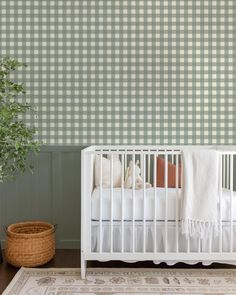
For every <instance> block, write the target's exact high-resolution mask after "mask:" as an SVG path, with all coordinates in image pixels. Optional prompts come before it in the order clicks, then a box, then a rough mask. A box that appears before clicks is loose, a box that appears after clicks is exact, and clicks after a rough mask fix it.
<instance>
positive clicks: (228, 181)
mask: <svg viewBox="0 0 236 295" xmlns="http://www.w3.org/2000/svg"><path fill="white" fill-rule="evenodd" d="M229 157H230V155H227V189H229V184H230V175H229V172H230V167H229V162H230V160H229Z"/></svg>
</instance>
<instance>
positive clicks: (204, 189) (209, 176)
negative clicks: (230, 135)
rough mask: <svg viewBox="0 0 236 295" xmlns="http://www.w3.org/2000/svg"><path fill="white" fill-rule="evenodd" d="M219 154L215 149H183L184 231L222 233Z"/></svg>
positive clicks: (198, 234)
mask: <svg viewBox="0 0 236 295" xmlns="http://www.w3.org/2000/svg"><path fill="white" fill-rule="evenodd" d="M218 159H219V155H218V153H217V151H215V150H205V149H198V150H197V149H196V150H183V202H182V233H183V234H186V235H187V236H189V237H195V238H196V237H200V238H201V239H203V238H206V237H208V236H209V235H211V234H212V233H213V232H215V233H216V234H217V233H218V210H217V205H218V197H219V182H218V179H219V178H218V177H219V173H218V172H219V165H218V162H219V160H218Z"/></svg>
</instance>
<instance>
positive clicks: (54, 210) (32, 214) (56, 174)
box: [0, 146, 82, 249]
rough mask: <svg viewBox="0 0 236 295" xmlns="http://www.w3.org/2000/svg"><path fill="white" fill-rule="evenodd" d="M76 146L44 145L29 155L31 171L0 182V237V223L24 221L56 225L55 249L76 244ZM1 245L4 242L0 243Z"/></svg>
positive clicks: (3, 237) (77, 153) (78, 148)
mask: <svg viewBox="0 0 236 295" xmlns="http://www.w3.org/2000/svg"><path fill="white" fill-rule="evenodd" d="M81 149H82V148H81V147H79V146H59V147H58V146H44V147H42V148H41V151H40V153H39V155H38V156H31V157H30V160H31V161H32V163H33V166H34V172H33V174H31V173H30V172H26V173H24V174H21V175H20V176H18V177H17V178H16V179H15V180H14V181H11V182H9V183H4V184H0V225H1V229H0V239H1V241H2V242H3V241H4V240H5V233H4V231H3V226H5V225H9V224H11V223H14V222H20V221H25V220H44V221H48V222H50V223H53V224H58V228H57V233H56V239H57V248H65V249H67V248H73V249H77V248H79V247H80V152H81ZM3 246H4V243H3Z"/></svg>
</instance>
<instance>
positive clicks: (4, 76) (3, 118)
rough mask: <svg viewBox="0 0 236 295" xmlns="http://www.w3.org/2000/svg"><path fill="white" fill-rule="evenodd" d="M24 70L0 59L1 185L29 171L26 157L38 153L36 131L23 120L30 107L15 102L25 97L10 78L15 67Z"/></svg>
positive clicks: (21, 85) (23, 92) (23, 89)
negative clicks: (19, 96)
mask: <svg viewBox="0 0 236 295" xmlns="http://www.w3.org/2000/svg"><path fill="white" fill-rule="evenodd" d="M25 66H26V65H25V64H23V63H21V62H19V61H17V60H15V59H12V58H9V57H6V58H2V59H0V183H3V182H5V181H9V180H11V179H13V178H14V177H15V176H16V175H17V174H18V173H20V172H24V171H26V170H27V169H30V170H31V171H32V166H31V165H30V164H29V161H27V156H28V154H29V153H30V152H34V153H35V152H38V151H39V142H37V141H36V140H35V139H34V134H35V128H31V127H29V126H27V125H26V124H25V122H24V121H23V119H22V115H23V114H25V113H26V112H28V111H32V107H31V106H30V105H29V104H28V103H21V102H18V101H17V96H18V95H24V94H25V87H24V85H23V84H21V83H16V82H15V81H13V80H12V79H11V78H10V74H11V73H13V72H14V71H15V70H16V69H17V68H18V67H25Z"/></svg>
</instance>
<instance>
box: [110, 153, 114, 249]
mask: <svg viewBox="0 0 236 295" xmlns="http://www.w3.org/2000/svg"><path fill="white" fill-rule="evenodd" d="M110 169H111V170H110V172H111V174H110V190H111V192H110V193H111V200H110V205H111V207H110V210H111V215H110V217H111V224H110V240H111V243H110V244H111V248H110V252H111V253H113V154H111V158H110Z"/></svg>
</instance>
